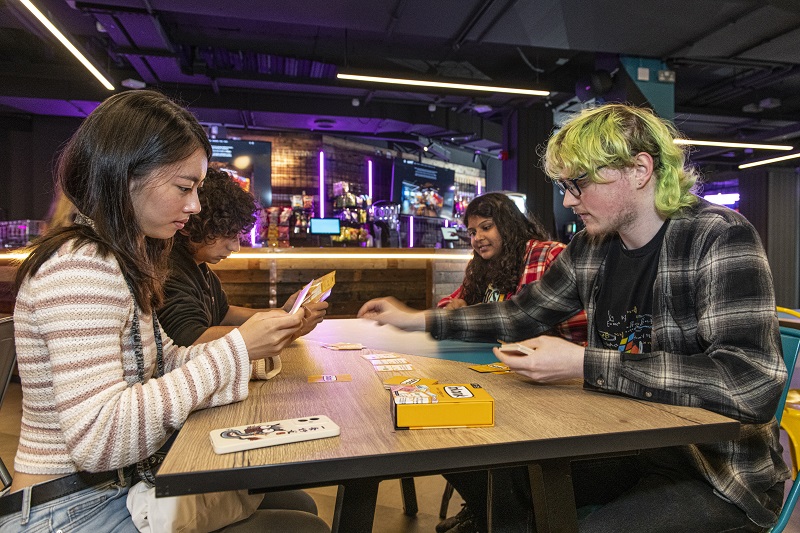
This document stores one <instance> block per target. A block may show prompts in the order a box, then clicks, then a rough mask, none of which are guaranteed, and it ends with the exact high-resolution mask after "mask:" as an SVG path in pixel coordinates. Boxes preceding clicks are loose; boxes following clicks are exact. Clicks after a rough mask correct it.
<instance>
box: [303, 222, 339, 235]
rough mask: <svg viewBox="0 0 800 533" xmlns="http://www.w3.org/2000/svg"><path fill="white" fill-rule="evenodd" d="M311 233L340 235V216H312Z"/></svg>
mask: <svg viewBox="0 0 800 533" xmlns="http://www.w3.org/2000/svg"><path fill="white" fill-rule="evenodd" d="M310 220H311V226H310V228H309V233H311V234H312V235H339V234H340V233H341V231H342V229H341V221H340V220H339V219H338V218H312V219H310Z"/></svg>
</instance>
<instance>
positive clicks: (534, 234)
mask: <svg viewBox="0 0 800 533" xmlns="http://www.w3.org/2000/svg"><path fill="white" fill-rule="evenodd" d="M464 224H466V226H467V231H468V233H469V236H470V241H471V242H472V248H473V249H474V250H475V253H474V255H473V258H472V259H471V260H470V262H469V263H468V264H467V269H466V272H465V273H464V281H463V282H462V283H461V286H460V287H458V289H456V290H455V292H453V294H451V295H450V296H445V297H444V298H442V299H441V300H439V304H438V305H437V307H439V308H440V309H458V308H459V307H464V306H467V305H474V304H477V303H491V302H500V301H503V300H507V299H509V298H511V297H512V296H514V295H515V294H517V293H518V292H520V291H521V290H522V289H523V288H524V287H525V286H526V285H528V284H529V283H533V282H534V281H536V280H538V279H539V278H541V277H542V275H543V274H544V273H545V271H546V270H547V269H548V268H550V265H551V264H552V262H553V261H555V259H556V257H558V254H560V253H561V252H562V251H564V250H565V249H566V246H565V245H564V244H562V243H560V242H556V241H551V240H549V237H548V235H547V231H545V229H544V227H542V224H541V223H540V222H539V221H538V220H536V219H534V218H532V217H526V216H525V215H524V214H523V213H522V212H521V211H520V210H519V209H518V208H517V205H516V204H515V203H514V202H513V201H512V200H511V199H510V198H509V197H508V196H506V195H505V194H503V193H498V192H490V193H486V194H483V195H481V196H478V197H476V198H475V199H474V200H472V201H471V202H470V203H469V205H468V206H467V210H466V211H465V212H464ZM554 329H555V332H556V333H558V335H559V336H561V337H563V338H565V339H567V340H568V341H572V342H577V343H579V344H585V343H586V313H585V312H583V310H581V311H579V312H578V313H577V314H575V316H572V317H570V318H568V319H567V320H565V321H564V322H562V323H560V324H558V325H557V326H556V327H555V328H554Z"/></svg>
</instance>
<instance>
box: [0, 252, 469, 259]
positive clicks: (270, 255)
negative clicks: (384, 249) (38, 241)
mask: <svg viewBox="0 0 800 533" xmlns="http://www.w3.org/2000/svg"><path fill="white" fill-rule="evenodd" d="M26 257H28V254H27V253H25V252H8V253H0V259H16V260H22V259H25V258H26ZM230 258H231V259H268V260H272V259H353V260H359V261H363V260H365V259H434V260H444V261H454V260H455V261H457V260H459V259H465V260H466V259H472V254H471V253H461V254H426V253H397V254H386V253H355V254H346V253H336V252H332V253H303V252H266V253H253V252H237V253H234V254H231V256H230Z"/></svg>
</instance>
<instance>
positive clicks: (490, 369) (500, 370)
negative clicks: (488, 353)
mask: <svg viewBox="0 0 800 533" xmlns="http://www.w3.org/2000/svg"><path fill="white" fill-rule="evenodd" d="M469 369H470V370H474V371H475V372H480V373H482V374H484V373H492V374H508V373H509V372H511V369H510V368H509V367H508V365H507V364H505V363H489V364H488V365H473V366H471V367H469Z"/></svg>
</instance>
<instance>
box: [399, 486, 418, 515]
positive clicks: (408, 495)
mask: <svg viewBox="0 0 800 533" xmlns="http://www.w3.org/2000/svg"><path fill="white" fill-rule="evenodd" d="M400 487H401V492H402V493H403V513H404V514H405V515H406V516H414V515H416V514H417V511H419V508H418V507H417V487H416V486H415V485H414V478H413V477H403V478H400Z"/></svg>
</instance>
